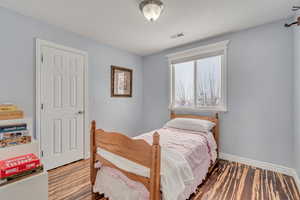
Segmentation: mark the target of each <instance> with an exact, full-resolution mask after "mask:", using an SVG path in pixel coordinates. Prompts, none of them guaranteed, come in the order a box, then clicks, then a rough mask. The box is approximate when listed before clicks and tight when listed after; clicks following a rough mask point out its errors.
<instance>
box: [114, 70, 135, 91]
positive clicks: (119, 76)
mask: <svg viewBox="0 0 300 200" xmlns="http://www.w3.org/2000/svg"><path fill="white" fill-rule="evenodd" d="M111 96H112V97H132V69H128V68H124V67H117V66H111Z"/></svg>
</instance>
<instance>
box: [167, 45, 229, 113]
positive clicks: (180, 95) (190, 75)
mask: <svg viewBox="0 0 300 200" xmlns="http://www.w3.org/2000/svg"><path fill="white" fill-rule="evenodd" d="M227 44H228V41H225V42H220V43H217V44H213V45H208V46H205V47H200V48H195V49H191V50H188V51H184V52H180V53H176V54H171V55H168V58H169V62H170V66H171V73H172V87H171V88H172V91H171V94H172V95H171V104H170V107H171V109H172V110H186V109H192V110H204V111H226V110H227V105H226V52H227Z"/></svg>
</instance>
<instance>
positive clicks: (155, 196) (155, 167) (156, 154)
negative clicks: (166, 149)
mask: <svg viewBox="0 0 300 200" xmlns="http://www.w3.org/2000/svg"><path fill="white" fill-rule="evenodd" d="M160 158H161V155H160V145H159V134H158V133H157V132H155V133H154V134H153V145H152V164H151V169H150V200H160Z"/></svg>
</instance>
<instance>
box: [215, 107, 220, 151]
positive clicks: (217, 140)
mask: <svg viewBox="0 0 300 200" xmlns="http://www.w3.org/2000/svg"><path fill="white" fill-rule="evenodd" d="M216 119H217V124H216V127H215V140H216V143H217V148H218V149H217V154H218V156H219V151H220V145H219V141H220V140H219V137H220V136H219V130H220V121H219V113H216Z"/></svg>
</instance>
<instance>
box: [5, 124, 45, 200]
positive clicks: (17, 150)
mask: <svg viewBox="0 0 300 200" xmlns="http://www.w3.org/2000/svg"><path fill="white" fill-rule="evenodd" d="M15 124H27V130H28V132H29V135H30V136H31V142H30V143H27V144H19V145H15V146H9V147H4V148H0V160H5V159H8V158H12V157H17V156H21V155H25V154H29V153H33V154H35V155H36V156H39V144H38V141H37V140H35V138H34V134H33V126H32V119H31V118H24V119H11V120H0V126H9V125H15ZM33 190H34V192H33ZM2 197H3V199H30V200H47V199H48V173H47V171H42V172H37V173H33V174H30V175H26V176H23V177H20V178H17V179H15V180H13V181H9V182H7V183H5V184H4V185H0V199H2Z"/></svg>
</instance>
